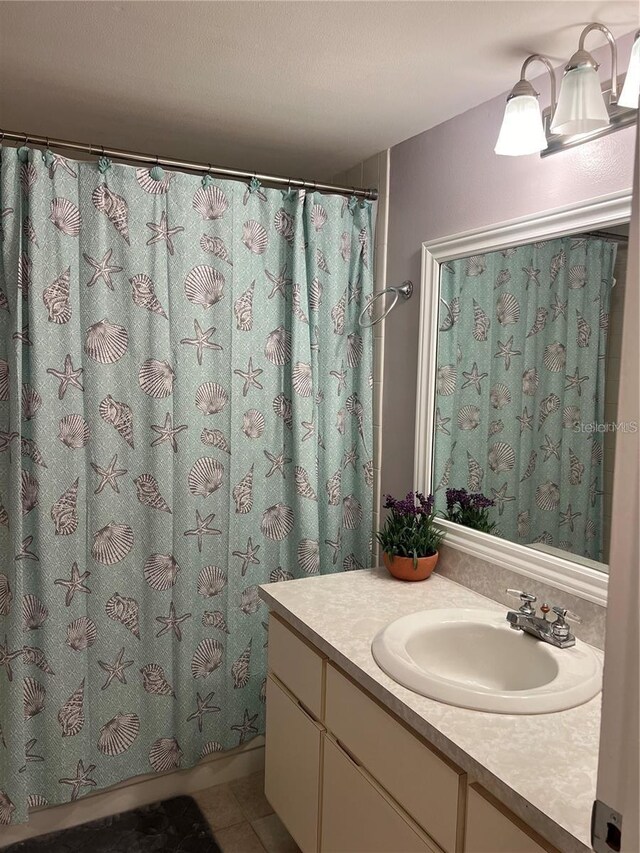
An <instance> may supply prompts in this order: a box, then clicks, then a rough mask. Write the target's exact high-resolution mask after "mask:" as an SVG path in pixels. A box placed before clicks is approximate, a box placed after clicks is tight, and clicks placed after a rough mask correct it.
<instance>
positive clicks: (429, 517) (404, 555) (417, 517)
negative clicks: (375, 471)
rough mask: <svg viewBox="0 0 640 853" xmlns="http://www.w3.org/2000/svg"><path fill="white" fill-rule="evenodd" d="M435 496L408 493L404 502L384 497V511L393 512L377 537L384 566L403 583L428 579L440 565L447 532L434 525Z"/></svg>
mask: <svg viewBox="0 0 640 853" xmlns="http://www.w3.org/2000/svg"><path fill="white" fill-rule="evenodd" d="M433 504H434V500H433V495H429V497H426V498H425V496H424V495H423V494H422V493H421V492H409V493H408V494H407V496H406V497H405V498H404V500H396V499H395V498H392V497H391V495H385V502H384V506H385V509H389V510H391V512H390V513H389V515H388V516H387V518H386V520H385V523H384V526H383V527H382V530H380V531H379V532H378V533H377V534H376V538H377V540H378V542H379V543H380V545H381V546H382V551H383V560H384V564H385V566H386V567H387V569H388V570H389V572H390V573H391V574H392V575H393V576H394V577H395V578H399V579H400V580H405V581H421V580H424V579H425V578H428V577H429V575H430V574H431V572H432V571H433V570H434V568H435V566H436V563H437V562H438V547H439V545H440V543H441V542H442V539H443V537H444V532H443V531H441V530H439V529H438V528H437V527H436V526H435V525H434V521H435V517H436V513H435V511H434V507H433Z"/></svg>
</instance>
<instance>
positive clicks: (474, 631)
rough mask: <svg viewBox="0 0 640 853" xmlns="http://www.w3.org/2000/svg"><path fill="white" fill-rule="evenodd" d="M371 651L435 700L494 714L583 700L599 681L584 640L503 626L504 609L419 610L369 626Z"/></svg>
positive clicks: (546, 709) (560, 707) (541, 710)
mask: <svg viewBox="0 0 640 853" xmlns="http://www.w3.org/2000/svg"><path fill="white" fill-rule="evenodd" d="M371 651H372V654H373V657H374V658H375V661H376V663H377V664H378V666H379V667H380V668H381V669H382V670H384V672H386V673H387V675H389V676H390V677H391V678H393V680H394V681H397V682H398V683H399V684H402V685H403V686H404V687H408V688H409V689H410V690H414V691H415V692H416V693H420V694H422V695H423V696H428V697H429V698H431V699H437V700H438V701H439V702H446V703H448V704H449V705H458V706H459V707H462V708H472V709H473V710H476V711H492V712H494V713H498V714H547V713H550V712H553V711H564V710H566V709H567V708H574V707H575V706H576V705H582V704H583V703H584V702H588V701H589V699H592V698H593V697H594V696H596V695H597V694H598V693H599V692H600V689H601V686H602V666H601V664H600V660H599V659H598V657H597V656H596V654H595V653H594V652H593V650H592V649H591V648H589V646H587V645H585V644H584V643H581V642H580V641H579V640H576V644H575V646H573V647H572V648H569V649H556V648H555V647H554V646H551V645H550V644H549V643H545V642H543V641H541V640H538V639H536V638H535V637H532V636H530V635H528V634H525V633H524V632H522V631H515V630H513V629H512V628H510V627H509V624H508V623H507V621H506V611H505V612H504V613H499V612H494V611H488V610H454V609H446V610H423V611H420V612H418V613H411V614H409V615H408V616H402V617H401V618H400V619H396V620H395V621H394V622H391V623H390V624H389V625H387V626H386V627H385V628H383V629H382V630H381V631H379V632H378V634H376V636H375V637H374V639H373V643H372V644H371Z"/></svg>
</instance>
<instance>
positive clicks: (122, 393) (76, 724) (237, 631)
mask: <svg viewBox="0 0 640 853" xmlns="http://www.w3.org/2000/svg"><path fill="white" fill-rule="evenodd" d="M0 210H1V212H2V220H1V224H2V243H1V244H0V251H1V254H0V258H1V267H0V553H1V558H2V559H1V560H0V824H2V823H10V822H16V821H23V820H25V819H26V817H27V810H28V807H29V806H35V805H42V804H44V803H50V804H54V803H59V802H65V801H69V800H70V799H73V800H75V799H76V798H78V797H81V796H83V795H85V794H87V793H89V792H91V791H92V790H94V789H95V788H102V787H105V786H108V785H113V784H114V783H116V782H119V781H120V780H122V779H125V778H128V777H131V776H132V775H136V774H142V773H149V772H154V771H156V772H159V773H160V772H164V771H167V770H172V769H177V768H185V767H188V766H190V765H193V764H194V763H196V762H197V761H199V760H200V759H201V758H203V757H206V756H208V755H210V754H212V753H214V752H219V751H223V750H227V749H231V748H234V747H237V746H238V745H239V744H242V743H245V742H247V741H248V740H250V739H251V738H252V737H254V736H255V735H257V734H259V733H261V732H263V731H264V719H265V718H264V699H265V684H266V681H265V675H266V672H265V670H266V645H267V630H266V629H267V613H266V610H265V608H264V606H263V605H262V604H261V602H260V600H259V597H258V591H257V587H258V585H259V584H261V583H264V582H268V581H287V580H289V579H291V578H300V577H307V576H308V575H313V574H317V573H323V572H334V571H343V570H350V569H357V568H361V567H363V566H366V565H368V564H369V563H370V535H371V515H372V513H371V503H372V493H371V477H370V471H371V466H372V460H371V456H370V454H371V447H372V441H371V393H372V392H371V385H372V383H371V338H370V332H368V331H366V330H361V329H359V328H358V325H357V318H358V316H359V314H360V312H361V311H362V309H363V308H364V306H365V305H366V303H367V300H368V299H369V298H370V294H371V290H372V278H371V275H372V273H371V267H372V264H371V260H372V259H371V252H370V247H371V246H372V243H373V240H372V234H371V205H370V204H369V203H362V204H360V203H355V200H354V201H353V202H351V203H348V200H347V199H343V198H340V197H337V196H324V195H321V194H319V193H313V194H306V195H305V194H304V193H298V192H284V193H283V192H281V191H280V190H273V189H264V188H260V187H258V186H255V185H251V186H250V187H249V188H247V186H246V185H245V184H244V183H240V182H233V181H228V182H224V181H213V180H211V178H209V177H205V178H204V179H200V178H199V177H196V176H192V175H185V174H171V173H167V172H163V171H162V170H161V169H157V168H154V169H151V170H150V171H149V170H146V169H133V168H130V167H127V166H121V165H115V164H112V163H110V162H109V161H107V160H100V161H99V162H98V163H84V162H82V163H79V162H74V161H71V160H67V159H64V158H62V157H60V156H58V155H53V154H51V153H50V152H45V153H44V155H42V153H41V152H39V151H36V150H28V149H26V148H22V149H20V150H19V151H16V150H14V149H7V148H5V149H4V150H3V151H2V161H1V174H0Z"/></svg>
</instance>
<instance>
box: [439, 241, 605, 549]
mask: <svg viewBox="0 0 640 853" xmlns="http://www.w3.org/2000/svg"><path fill="white" fill-rule="evenodd" d="M615 257H616V244H615V243H614V242H612V241H607V240H602V239H599V238H594V237H584V236H573V237H563V238H559V239H556V240H547V241H544V242H542V243H533V244H531V245H526V246H519V247H517V248H510V249H505V250H503V251H501V252H492V253H491V254H487V255H480V256H475V257H471V258H462V259H460V260H457V261H452V262H450V263H447V264H445V265H443V267H442V271H441V285H440V296H441V301H440V316H439V332H438V367H437V378H436V385H437V388H436V394H437V396H436V407H437V411H436V435H435V452H434V475H433V481H434V488H435V490H436V499H437V503H436V506H437V507H438V508H439V509H443V508H444V503H445V501H444V492H445V489H446V487H448V486H449V487H455V488H463V487H465V488H467V489H469V490H470V491H473V492H480V491H481V492H484V494H486V495H487V496H488V497H491V498H493V499H494V501H495V508H494V509H493V510H491V512H492V517H493V518H494V519H495V521H496V523H497V528H498V529H497V531H496V532H497V533H498V535H500V536H502V537H504V538H505V539H509V540H511V541H513V542H520V543H521V544H527V543H533V542H539V543H545V544H547V545H554V546H556V547H559V548H562V549H564V550H567V551H571V552H573V553H576V554H582V555H584V556H587V557H590V558H592V559H596V560H601V559H602V477H603V471H602V457H603V451H602V444H603V442H602V438H603V436H602V433H600V432H598V431H597V430H596V429H595V425H596V424H602V423H603V420H604V378H605V377H604V369H605V365H604V355H605V343H606V334H607V324H608V316H609V296H610V292H611V287H612V283H613V267H614V263H615Z"/></svg>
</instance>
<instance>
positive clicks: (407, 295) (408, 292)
mask: <svg viewBox="0 0 640 853" xmlns="http://www.w3.org/2000/svg"><path fill="white" fill-rule="evenodd" d="M387 293H393V299H392V300H391V304H390V305H389V307H388V308H387V310H386V311H385V312H384V313H383V314H381V315H380V316H379V317H376V319H375V320H373V322H371V323H363V322H362V318H363V317H364V315H365V314H366V313H367V311H368V310H369V309H370V308H371V306H372V305H373V303H374V302H375V301H376V299H380V297H382V296H385V294H387ZM412 294H413V282H411V281H403V282H402V284H401V285H400V286H399V287H385V289H384V290H381V291H380V293H376V294H375V296H374V297H373V299H371V300H370V302H369V304H368V305H365V307H364V308H363V309H362V311H361V312H360V316H359V317H358V325H359V326H360V328H362V329H370V328H371V327H372V326H377V324H378V323H381V322H382V321H383V320H384V318H385V317H387V316H388V315H389V314H390V313H391V312H392V311H393V309H394V308H395V307H396V304H397V302H398V299H400V297H401V296H402V297H404V299H411V296H412Z"/></svg>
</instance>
